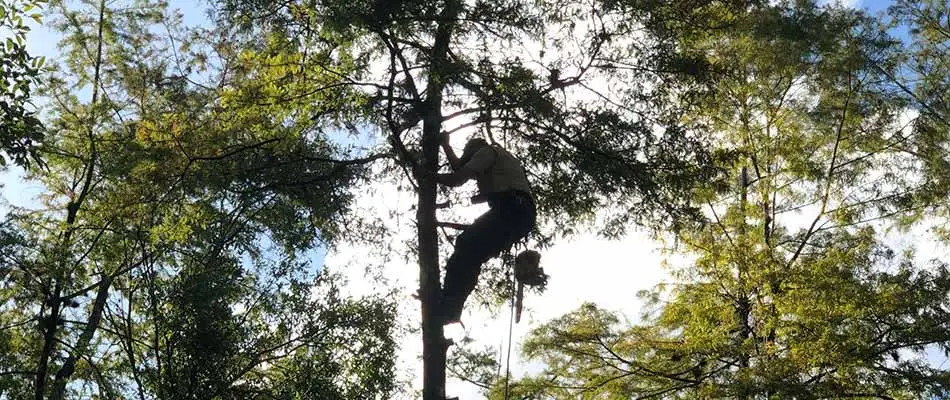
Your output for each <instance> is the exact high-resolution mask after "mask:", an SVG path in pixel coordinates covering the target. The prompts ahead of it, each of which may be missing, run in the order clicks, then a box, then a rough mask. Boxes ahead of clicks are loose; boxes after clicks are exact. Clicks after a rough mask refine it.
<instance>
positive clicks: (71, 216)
mask: <svg viewBox="0 0 950 400" xmlns="http://www.w3.org/2000/svg"><path fill="white" fill-rule="evenodd" d="M98 11H99V19H98V32H97V36H96V38H97V40H96V59H95V60H93V63H94V64H93V65H94V67H93V68H94V72H93V79H92V99H91V101H90V106H91V107H89V110H90V113H92V114H90V116H89V120H88V121H87V122H86V123H87V124H88V125H87V126H86V135H87V136H88V138H89V162H88V164H87V165H86V167H85V168H84V170H83V183H82V188H81V189H80V190H79V194H78V195H77V196H76V197H75V198H73V199H71V200H70V202H69V204H67V206H66V230H65V232H63V236H62V241H61V242H60V248H61V249H62V250H63V254H67V253H68V250H69V247H70V245H71V243H72V235H73V232H74V231H75V230H76V227H75V226H74V224H75V222H76V218H77V216H78V215H79V209H80V207H82V203H83V201H85V199H86V196H87V195H89V191H90V190H91V189H92V177H93V175H94V174H95V168H96V160H97V154H96V142H95V126H96V120H97V119H96V115H95V112H96V111H95V105H96V103H97V102H98V100H99V83H100V82H99V78H100V72H101V67H102V43H103V36H102V34H103V32H102V30H103V27H104V25H105V24H104V21H105V11H106V3H105V0H100V2H99V10H98ZM61 261H62V263H63V265H60V266H57V268H56V269H55V270H54V271H53V276H54V286H55V287H54V289H53V292H52V293H51V294H49V297H48V298H47V302H49V303H50V313H49V315H48V316H46V317H45V318H42V319H41V323H42V325H41V326H42V329H43V350H42V352H41V353H40V358H39V362H38V363H37V367H36V381H35V383H34V387H33V398H34V399H35V400H43V398H44V397H45V396H46V381H47V379H46V378H47V375H48V373H49V360H50V357H51V356H52V354H53V351H54V350H55V342H56V334H57V330H58V323H59V314H60V312H61V310H62V303H61V299H60V296H61V295H62V292H63V285H64V284H65V282H66V279H67V277H68V274H69V266H68V265H66V260H65V259H63V260H61Z"/></svg>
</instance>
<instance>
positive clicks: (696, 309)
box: [494, 1, 950, 399]
mask: <svg viewBox="0 0 950 400" xmlns="http://www.w3.org/2000/svg"><path fill="white" fill-rule="evenodd" d="M884 32H885V30H884V28H883V27H882V26H881V24H880V23H879V22H878V21H875V20H874V19H873V18H870V17H868V16H866V15H864V14H863V13H862V12H860V11H855V10H849V9H841V8H836V7H825V8H819V7H817V6H816V5H815V4H814V3H812V2H801V1H798V2H778V3H776V4H773V5H769V6H765V7H758V8H754V9H751V10H750V11H749V12H748V13H746V14H745V15H744V16H743V17H742V18H740V19H739V20H738V21H737V23H736V24H733V25H731V26H730V27H729V28H728V29H725V30H723V31H718V32H707V33H705V34H703V35H700V36H694V35H688V36H684V37H683V38H682V39H683V41H682V42H681V43H684V44H685V45H688V46H690V47H694V48H698V49H701V50H703V51H704V53H705V54H707V55H708V57H709V59H710V63H712V64H713V65H716V66H718V67H719V68H718V70H719V71H721V72H722V74H721V75H720V76H719V78H720V79H718V80H717V81H716V84H715V85H712V86H710V87H709V88H708V89H709V90H708V92H706V93H705V95H703V96H698V97H694V98H693V99H694V102H693V104H695V106H696V107H695V108H693V109H691V110H690V112H689V113H688V114H687V118H690V119H693V120H696V121H701V122H703V123H704V124H707V126H709V127H710V128H711V129H713V130H714V131H715V132H717V133H718V134H719V135H718V137H719V138H720V141H719V143H718V144H717V145H718V146H723V147H725V148H729V149H735V150H736V151H738V152H739V154H740V157H739V159H738V160H737V162H736V163H733V164H730V165H729V167H730V168H731V169H732V170H733V171H735V174H734V176H735V181H736V183H737V184H736V185H735V187H736V188H735V189H734V190H733V191H732V192H731V193H727V194H725V195H716V194H715V193H712V192H706V193H703V192H699V193H698V194H697V195H698V198H697V201H703V202H706V203H707V204H708V210H709V214H708V215H709V218H710V222H709V223H707V224H702V225H699V226H696V227H695V228H694V229H689V230H684V231H683V232H681V233H680V234H678V235H676V239H677V240H678V241H679V242H680V243H681V245H682V250H683V251H685V252H686V253H687V254H689V255H691V256H692V257H694V258H695V262H694V263H691V265H688V266H685V267H683V268H682V269H679V270H676V271H675V272H674V275H673V276H674V281H673V282H672V283H670V284H669V285H661V286H660V287H658V288H657V289H656V290H654V291H652V292H650V293H648V294H647V295H646V297H645V299H646V300H647V301H648V306H647V307H648V310H647V312H646V313H645V315H644V320H643V322H642V323H640V324H637V325H634V326H629V325H626V324H624V323H621V322H620V321H619V318H618V316H617V315H616V314H614V313H613V312H610V311H607V310H602V309H599V308H597V307H596V306H595V305H592V304H588V305H585V306H583V307H581V308H580V309H578V310H577V311H575V312H572V313H569V314H567V315H565V316H563V317H561V318H558V319H556V320H554V321H551V322H550V323H547V324H545V325H543V326H542V327H540V328H538V329H536V330H535V331H534V332H533V333H532V335H531V337H530V338H529V339H528V341H527V342H526V343H525V344H524V351H525V354H526V355H527V356H528V357H532V358H535V359H537V360H540V361H543V362H544V365H545V366H546V367H545V371H544V372H542V373H540V374H538V375H536V376H532V377H528V378H525V379H524V380H522V381H521V382H518V384H517V385H515V388H514V390H515V393H516V394H517V396H518V397H519V398H578V397H583V398H659V397H663V398H737V399H749V398H844V397H848V398H867V399H873V398H879V399H897V398H901V399H903V398H928V396H945V395H947V393H948V390H950V375H948V374H947V373H946V371H944V370H941V369H939V368H934V367H933V366H931V365H929V364H928V363H927V360H926V358H925V356H924V350H925V349H926V348H927V347H930V346H936V348H938V349H942V350H943V351H944V352H950V335H948V334H947V332H948V330H947V326H946V321H947V320H948V319H947V317H948V314H947V312H948V311H947V306H948V304H947V298H948V297H947V295H948V294H950V272H948V269H947V268H946V265H945V264H944V263H942V262H939V261H934V262H932V263H930V264H927V265H919V264H917V263H916V261H915V260H914V258H913V252H912V251H911V250H904V251H895V250H894V249H892V248H889V247H888V246H887V245H885V244H884V242H883V235H882V232H883V231H884V230H885V229H886V228H887V227H891V226H894V224H897V225H898V226H906V225H907V224H909V223H912V222H914V221H919V220H920V217H921V215H925V214H924V213H925V212H927V211H933V210H934V209H935V206H934V205H933V204H932V203H929V202H921V201H920V200H921V197H920V196H921V194H922V193H930V192H932V190H933V187H932V186H931V184H930V183H929V182H927V181H926V180H922V179H921V177H922V176H924V174H923V171H924V170H925V169H926V165H927V162H928V160H926V159H921V158H917V156H916V155H915V154H914V153H913V152H907V151H906V149H908V148H911V147H909V146H910V145H912V144H913V143H914V142H915V139H914V135H915V133H914V132H913V131H911V130H910V129H909V128H908V126H907V125H908V121H907V119H908V118H907V115H908V108H907V105H908V103H907V102H906V101H905V100H904V97H903V96H900V95H899V94H900V93H901V92H902V90H901V88H899V87H896V86H895V85H894V84H893V80H892V79H889V76H893V74H894V71H895V70H896V69H897V67H898V61H899V60H900V57H899V52H900V50H901V47H900V46H899V42H897V41H896V40H893V39H892V38H889V37H888V36H887V35H886V34H885V33H884ZM500 391H501V389H498V388H497V387H496V390H495V392H494V394H495V395H497V394H498V392H500ZM496 398H501V396H500V395H498V396H497V397H496Z"/></svg>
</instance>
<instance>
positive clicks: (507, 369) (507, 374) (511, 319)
mask: <svg viewBox="0 0 950 400" xmlns="http://www.w3.org/2000/svg"><path fill="white" fill-rule="evenodd" d="M511 275H512V276H511V278H512V279H511V309H510V310H511V313H510V314H509V316H508V356H507V357H506V359H505V400H509V399H508V396H509V395H510V394H511V393H510V391H509V390H510V386H509V382H508V379H509V377H510V376H511V337H512V332H513V331H514V327H515V290H514V289H515V279H514V278H515V276H514V275H515V274H514V273H512V274H511Z"/></svg>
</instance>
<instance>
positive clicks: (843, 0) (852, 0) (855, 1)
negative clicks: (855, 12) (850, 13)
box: [818, 0, 861, 8]
mask: <svg viewBox="0 0 950 400" xmlns="http://www.w3.org/2000/svg"><path fill="white" fill-rule="evenodd" d="M831 4H840V5H841V6H843V7H848V8H858V7H860V6H861V0H821V1H819V2H818V5H820V6H824V5H831Z"/></svg>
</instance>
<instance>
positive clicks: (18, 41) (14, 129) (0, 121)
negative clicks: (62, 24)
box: [0, 0, 46, 167]
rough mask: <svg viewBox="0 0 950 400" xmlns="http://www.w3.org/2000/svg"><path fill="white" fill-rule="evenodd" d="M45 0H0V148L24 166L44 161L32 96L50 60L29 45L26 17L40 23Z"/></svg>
mask: <svg viewBox="0 0 950 400" xmlns="http://www.w3.org/2000/svg"><path fill="white" fill-rule="evenodd" d="M45 2H46V0H31V1H20V0H3V1H0V32H2V33H3V36H2V41H0V111H2V114H0V115H2V117H0V150H2V151H3V152H4V153H5V155H6V157H9V160H12V161H13V163H14V164H16V165H20V166H24V167H28V166H29V165H30V163H31V162H34V163H40V162H41V161H40V159H39V158H38V154H37V146H38V144H39V142H40V141H41V140H42V139H43V124H42V123H41V122H40V120H39V119H38V118H37V116H36V112H35V111H34V110H32V109H31V108H32V103H31V99H32V95H33V91H34V89H35V88H36V86H37V85H38V84H39V79H40V76H41V72H42V70H43V65H44V64H45V62H46V60H45V59H44V58H43V57H37V56H33V55H31V54H30V53H29V52H28V51H27V49H26V43H25V39H26V34H27V32H29V30H30V28H29V26H27V22H26V21H27V20H26V18H32V19H33V20H35V21H36V22H37V23H39V22H40V20H41V19H40V18H41V14H39V11H40V10H39V7H40V6H41V5H43V4H44V3H45ZM7 162H8V159H7V158H4V157H0V166H4V165H6V163H7Z"/></svg>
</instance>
